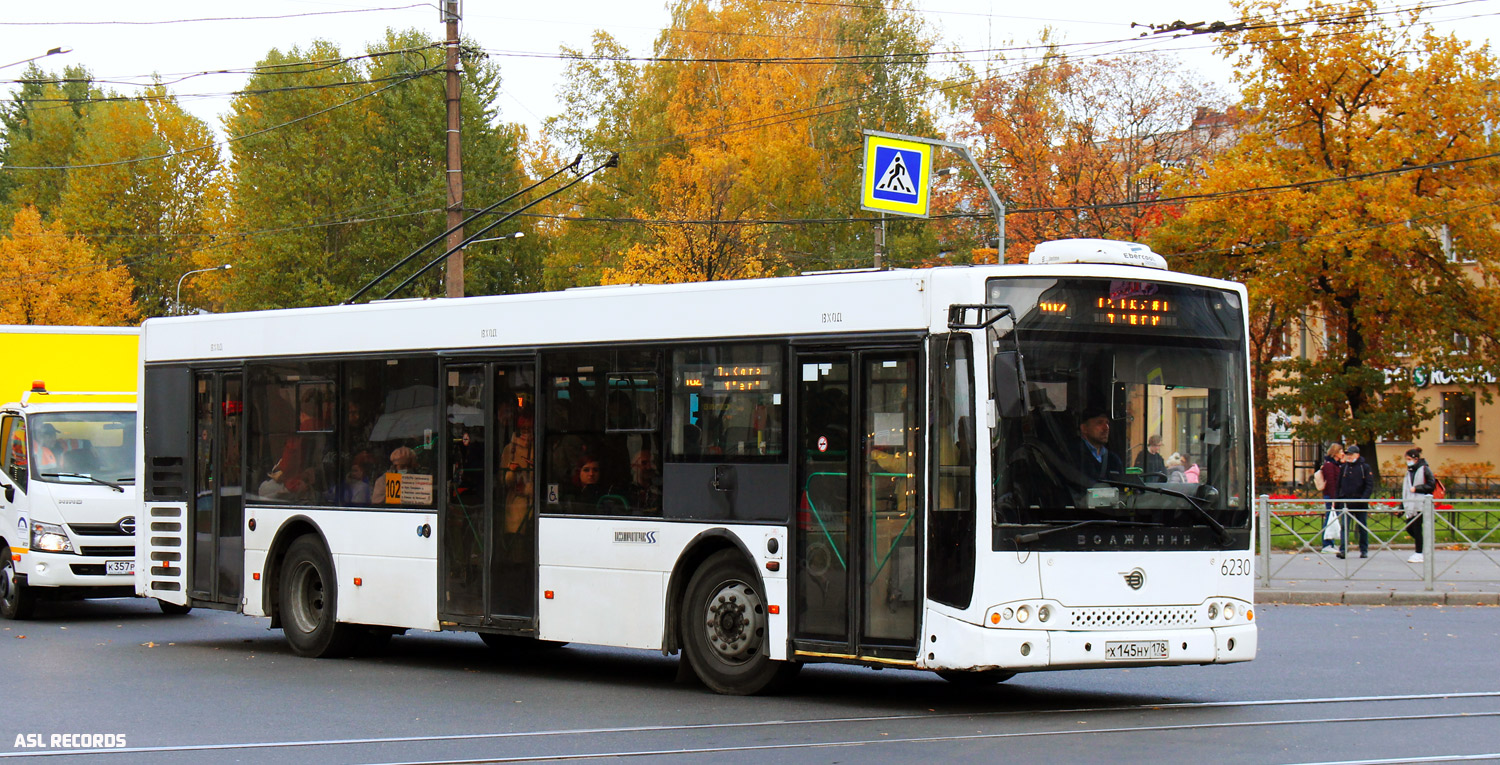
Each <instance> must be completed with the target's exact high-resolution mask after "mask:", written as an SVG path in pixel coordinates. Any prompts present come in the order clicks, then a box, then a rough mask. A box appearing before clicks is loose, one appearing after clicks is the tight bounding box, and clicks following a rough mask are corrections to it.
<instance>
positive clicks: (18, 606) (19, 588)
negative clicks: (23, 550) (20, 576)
mask: <svg viewBox="0 0 1500 765" xmlns="http://www.w3.org/2000/svg"><path fill="white" fill-rule="evenodd" d="M0 552H3V553H4V556H5V560H4V561H0V616H4V617H5V618H7V619H30V618H31V614H32V613H33V612H34V611H35V610H36V593H34V592H32V591H31V587H30V585H27V584H25V583H24V582H21V581H18V580H17V579H16V564H15V562H14V561H12V560H11V552H10V547H9V546H5V545H0Z"/></svg>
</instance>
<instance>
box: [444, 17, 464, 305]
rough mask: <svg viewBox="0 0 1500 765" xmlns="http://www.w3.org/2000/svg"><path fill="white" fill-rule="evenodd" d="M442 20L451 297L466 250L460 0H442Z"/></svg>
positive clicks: (459, 283) (460, 289)
mask: <svg viewBox="0 0 1500 765" xmlns="http://www.w3.org/2000/svg"><path fill="white" fill-rule="evenodd" d="M442 3H443V5H442V16H443V22H444V23H446V24H447V25H448V44H447V48H446V50H447V54H448V55H447V80H448V83H447V85H448V173H447V176H448V228H450V229H452V231H451V232H450V233H449V234H448V241H447V244H448V249H450V250H453V254H452V255H450V256H448V263H447V267H446V268H445V269H444V270H443V285H444V288H445V294H446V295H447V296H448V297H463V296H464V251H463V250H461V249H458V245H459V244H461V243H462V242H463V240H464V230H463V227H462V226H461V225H460V224H462V223H463V221H464V169H463V157H462V155H461V154H460V153H459V140H458V139H459V133H458V126H459V97H458V94H459V88H458V19H459V16H460V14H461V11H460V8H459V0H442Z"/></svg>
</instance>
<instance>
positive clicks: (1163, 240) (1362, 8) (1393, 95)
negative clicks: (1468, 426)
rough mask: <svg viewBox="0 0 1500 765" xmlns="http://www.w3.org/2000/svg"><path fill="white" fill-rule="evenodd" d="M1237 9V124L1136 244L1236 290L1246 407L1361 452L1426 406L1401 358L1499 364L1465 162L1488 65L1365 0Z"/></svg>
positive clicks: (1480, 205)
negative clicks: (1456, 249) (1297, 345)
mask: <svg viewBox="0 0 1500 765" xmlns="http://www.w3.org/2000/svg"><path fill="white" fill-rule="evenodd" d="M1237 6H1238V8H1239V9H1240V11H1241V12H1242V14H1243V20H1244V22H1245V25H1244V26H1243V27H1242V28H1240V29H1238V30H1235V31H1232V32H1229V33H1226V37H1225V38H1224V40H1223V45H1224V48H1223V49H1224V52H1225V54H1226V55H1229V56H1233V57H1236V60H1237V67H1238V74H1237V78H1238V80H1239V82H1240V84H1241V85H1242V87H1243V92H1244V99H1245V109H1246V112H1247V114H1248V122H1247V123H1246V124H1245V125H1244V130H1243V133H1242V135H1241V136H1240V139H1239V141H1238V143H1237V144H1236V145H1235V146H1234V147H1233V148H1232V149H1231V150H1229V151H1227V152H1226V153H1225V154H1223V155H1222V156H1220V157H1218V158H1217V159H1216V160H1215V161H1214V162H1213V163H1212V164H1211V165H1209V166H1208V167H1207V168H1205V169H1204V171H1203V172H1202V173H1183V174H1179V175H1178V176H1177V177H1176V178H1175V180H1174V181H1173V182H1172V185H1171V187H1170V188H1169V189H1168V193H1169V194H1174V195H1178V194H1193V195H1199V196H1198V197H1197V198H1196V199H1194V200H1192V201H1191V203H1190V204H1188V205H1187V207H1186V210H1185V212H1184V213H1183V214H1182V215H1181V217H1180V218H1178V219H1177V220H1175V221H1173V222H1172V223H1171V224H1170V225H1169V226H1167V227H1165V228H1163V229H1161V230H1160V233H1159V235H1158V236H1157V237H1156V238H1155V239H1154V243H1155V245H1156V246H1157V247H1158V248H1159V249H1160V250H1161V251H1163V252H1166V253H1172V257H1171V260H1172V261H1173V263H1174V264H1175V265H1177V266H1178V267H1183V268H1188V269H1191V270H1194V271H1198V272H1200V273H1206V274H1211V275H1215V276H1223V277H1229V278H1234V279H1239V280H1242V281H1245V282H1246V283H1247V284H1248V286H1249V288H1250V292H1251V296H1252V305H1251V306H1250V309H1251V311H1252V316H1255V317H1257V320H1256V322H1255V327H1254V331H1253V333H1252V340H1253V341H1255V342H1256V344H1257V345H1258V346H1259V347H1260V348H1261V349H1262V352H1261V353H1260V354H1258V360H1257V364H1256V368H1255V386H1256V399H1257V400H1258V401H1260V400H1266V399H1269V403H1268V407H1269V408H1270V409H1271V410H1276V409H1280V410H1283V411H1286V412H1289V413H1292V414H1294V415H1301V417H1302V419H1301V422H1300V423H1298V424H1297V425H1296V426H1295V429H1296V432H1297V434H1298V435H1299V437H1301V438H1306V439H1311V440H1323V439H1330V438H1337V437H1351V438H1352V439H1354V440H1355V441H1357V442H1358V443H1359V444H1360V445H1361V448H1362V450H1363V451H1364V453H1365V455H1366V456H1367V457H1368V458H1369V461H1370V462H1371V463H1372V464H1373V465H1376V466H1378V465H1379V460H1378V459H1375V454H1376V452H1375V444H1376V441H1377V439H1378V438H1380V437H1381V436H1385V435H1397V434H1414V433H1417V432H1420V429H1421V427H1422V422H1423V421H1424V420H1426V419H1427V418H1428V417H1429V416H1431V414H1432V412H1431V411H1430V410H1429V409H1428V408H1427V407H1426V406H1424V405H1422V404H1421V403H1420V402H1419V401H1417V399H1416V397H1415V395H1414V393H1415V386H1414V383H1413V380H1412V376H1411V375H1410V374H1409V373H1408V372H1407V370H1410V369H1412V368H1415V367H1418V366H1428V367H1432V366H1437V367H1442V368H1446V369H1450V370H1455V371H1461V372H1469V373H1471V374H1473V375H1478V374H1479V373H1482V372H1486V371H1489V372H1496V371H1500V343H1497V338H1496V330H1495V327H1496V326H1497V320H1500V301H1497V298H1496V292H1495V290H1494V280H1495V277H1496V276H1497V269H1500V247H1497V245H1500V232H1497V227H1496V224H1497V220H1496V211H1495V206H1494V201H1495V193H1496V188H1497V185H1496V181H1497V180H1500V178H1497V171H1500V165H1497V164H1496V162H1495V161H1494V160H1493V159H1485V158H1484V157H1485V155H1489V154H1492V153H1493V152H1495V150H1496V147H1495V141H1494V139H1493V138H1492V136H1491V126H1493V125H1495V124H1497V119H1500V109H1497V102H1496V96H1495V94H1494V92H1493V82H1494V78H1495V73H1496V70H1495V61H1494V59H1493V58H1492V57H1491V55H1490V54H1489V52H1488V50H1487V49H1484V48H1476V47H1474V46H1472V45H1469V44H1466V43H1463V42H1461V41H1459V40H1458V39H1457V38H1456V37H1454V36H1451V35H1446V36H1445V35H1439V34H1437V33H1436V32H1435V31H1433V29H1432V28H1431V27H1430V26H1428V25H1426V24H1423V23H1422V20H1421V12H1420V11H1419V10H1414V11H1410V12H1407V13H1405V14H1402V15H1399V16H1389V15H1382V13H1381V12H1378V11H1377V6H1376V4H1375V2H1374V1H1373V0H1353V1H1352V2H1347V3H1329V2H1323V1H1321V0H1314V2H1312V3H1311V4H1310V5H1308V6H1307V7H1306V8H1305V9H1302V10H1298V11H1286V10H1285V9H1284V8H1283V6H1282V4H1280V3H1278V2H1273V1H1272V0H1240V2H1239V3H1238V4H1237ZM1256 189H1260V190H1259V191H1256ZM1450 238H1456V240H1457V241H1458V242H1460V243H1461V245H1462V246H1461V251H1462V253H1464V254H1465V255H1466V257H1468V258H1472V259H1473V261H1474V262H1473V264H1472V265H1463V264H1461V263H1459V262H1456V259H1455V258H1451V257H1450V254H1451V250H1450V249H1448V248H1445V246H1444V243H1445V240H1446V239H1450ZM1303 328H1306V329H1307V330H1308V333H1309V335H1310V336H1311V337H1312V338H1314V339H1316V340H1318V342H1317V345H1318V346H1319V347H1318V348H1317V349H1315V350H1314V352H1312V353H1310V354H1308V355H1307V356H1306V358H1301V357H1294V358H1278V354H1276V353H1275V348H1276V347H1277V345H1278V338H1279V337H1280V336H1282V335H1283V334H1284V333H1285V332H1286V331H1287V330H1288V329H1295V330H1296V331H1297V333H1299V334H1300V332H1301V330H1302V329H1303ZM1264 414H1265V412H1261V413H1260V415H1261V416H1264ZM1260 431H1261V429H1260V428H1259V427H1258V428H1257V433H1258V436H1257V441H1258V443H1257V448H1258V449H1261V450H1262V451H1263V449H1264V441H1263V439H1264V433H1262V432H1260ZM1262 464H1264V462H1262Z"/></svg>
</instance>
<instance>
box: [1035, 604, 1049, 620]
mask: <svg viewBox="0 0 1500 765" xmlns="http://www.w3.org/2000/svg"><path fill="white" fill-rule="evenodd" d="M1051 618H1052V607H1051V606H1042V607H1041V608H1038V609H1037V610H1036V620H1037V621H1039V622H1045V621H1047V620H1048V619H1051Z"/></svg>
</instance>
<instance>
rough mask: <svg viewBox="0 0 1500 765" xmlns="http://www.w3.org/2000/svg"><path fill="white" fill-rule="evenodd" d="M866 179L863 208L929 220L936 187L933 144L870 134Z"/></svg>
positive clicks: (866, 136) (868, 135)
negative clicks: (932, 191)
mask: <svg viewBox="0 0 1500 765" xmlns="http://www.w3.org/2000/svg"><path fill="white" fill-rule="evenodd" d="M864 177H865V181H864V195H863V196H864V198H863V200H862V203H861V205H860V206H861V207H863V208H864V209H866V210H874V211H876V212H886V213H891V214H894V215H906V216H910V217H913V218H925V217H927V201H928V190H929V189H930V187H931V183H932V144H930V143H920V142H918V141H915V140H909V139H905V138H896V137H892V136H884V135H872V134H870V133H868V132H867V133H865V175H864Z"/></svg>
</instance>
